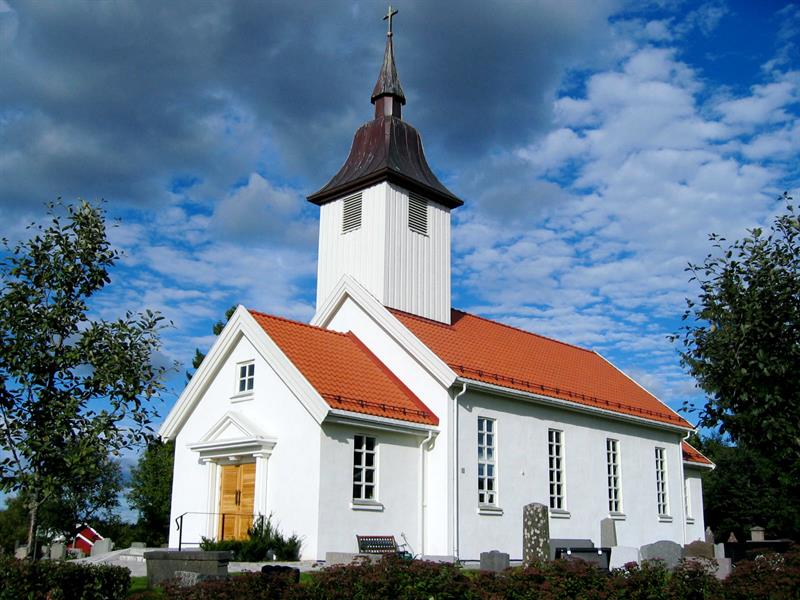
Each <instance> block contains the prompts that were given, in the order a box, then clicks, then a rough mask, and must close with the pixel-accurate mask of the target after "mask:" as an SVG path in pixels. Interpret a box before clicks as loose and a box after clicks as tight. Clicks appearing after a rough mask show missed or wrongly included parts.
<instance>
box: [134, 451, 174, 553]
mask: <svg viewBox="0 0 800 600" xmlns="http://www.w3.org/2000/svg"><path fill="white" fill-rule="evenodd" d="M174 459H175V442H174V441H169V442H162V441H161V440H158V439H155V440H152V441H151V442H150V443H149V444H148V445H147V448H146V449H145V451H144V453H143V454H142V457H141V458H140V459H139V464H138V465H137V466H136V467H135V468H134V469H133V470H132V472H131V484H130V491H129V492H128V502H130V505H131V507H132V508H134V509H136V510H138V511H139V522H138V523H137V528H138V529H140V530H141V531H143V532H144V533H145V535H146V537H147V539H146V540H144V541H146V542H147V543H148V545H151V546H160V545H161V544H162V543H164V542H165V541H166V539H167V532H168V531H169V513H170V501H171V499H172V468H173V463H174Z"/></svg>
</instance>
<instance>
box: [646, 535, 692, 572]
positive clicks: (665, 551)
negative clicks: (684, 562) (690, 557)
mask: <svg viewBox="0 0 800 600" xmlns="http://www.w3.org/2000/svg"><path fill="white" fill-rule="evenodd" d="M639 554H640V555H641V557H642V560H663V561H664V564H665V565H666V566H667V568H668V569H674V568H675V567H677V566H678V563H679V562H680V560H681V558H683V548H681V547H680V545H678V544H676V543H675V542H671V541H669V540H660V541H658V542H655V543H653V544H645V545H644V546H642V547H641V549H640V550H639Z"/></svg>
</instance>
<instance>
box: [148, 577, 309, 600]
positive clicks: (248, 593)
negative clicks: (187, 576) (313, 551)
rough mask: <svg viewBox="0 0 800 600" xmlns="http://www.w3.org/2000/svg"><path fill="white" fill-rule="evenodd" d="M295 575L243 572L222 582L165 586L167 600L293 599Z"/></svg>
mask: <svg viewBox="0 0 800 600" xmlns="http://www.w3.org/2000/svg"><path fill="white" fill-rule="evenodd" d="M294 587H295V584H294V575H293V574H291V573H286V574H279V575H270V576H266V575H262V574H261V573H244V574H242V575H237V576H236V577H229V578H228V579H223V580H219V581H204V582H202V583H198V584H196V585H193V586H191V587H184V588H182V587H178V586H177V585H174V584H167V585H165V586H163V589H164V597H165V598H167V600H242V599H247V600H272V599H277V598H281V599H282V598H287V597H290V595H291V591H292V588H294Z"/></svg>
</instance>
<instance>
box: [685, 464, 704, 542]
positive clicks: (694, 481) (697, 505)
mask: <svg viewBox="0 0 800 600" xmlns="http://www.w3.org/2000/svg"><path fill="white" fill-rule="evenodd" d="M683 469H684V475H683V476H684V480H685V482H686V488H685V489H687V490H688V494H689V497H688V504H689V514H688V515H687V516H688V517H690V518H687V520H686V542H687V543H688V542H693V541H695V540H705V531H706V523H705V520H704V518H703V479H702V474H703V473H704V472H706V471H708V469H705V468H698V467H693V466H690V465H687V464H684V466H683Z"/></svg>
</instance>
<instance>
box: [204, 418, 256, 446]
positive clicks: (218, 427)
mask: <svg viewBox="0 0 800 600" xmlns="http://www.w3.org/2000/svg"><path fill="white" fill-rule="evenodd" d="M265 437H267V436H266V435H265V434H264V433H263V432H262V431H261V430H260V429H259V428H258V427H257V426H256V425H254V424H253V423H251V422H249V421H248V420H247V419H246V418H245V417H244V416H243V415H240V414H237V413H235V412H227V413H225V414H224V415H223V416H222V418H221V419H220V420H219V421H217V422H216V423H215V424H214V425H213V427H211V429H209V430H208V431H207V432H206V434H205V435H204V436H203V437H202V438H201V439H200V442H201V443H207V442H217V441H222V440H238V439H242V438H265Z"/></svg>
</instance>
